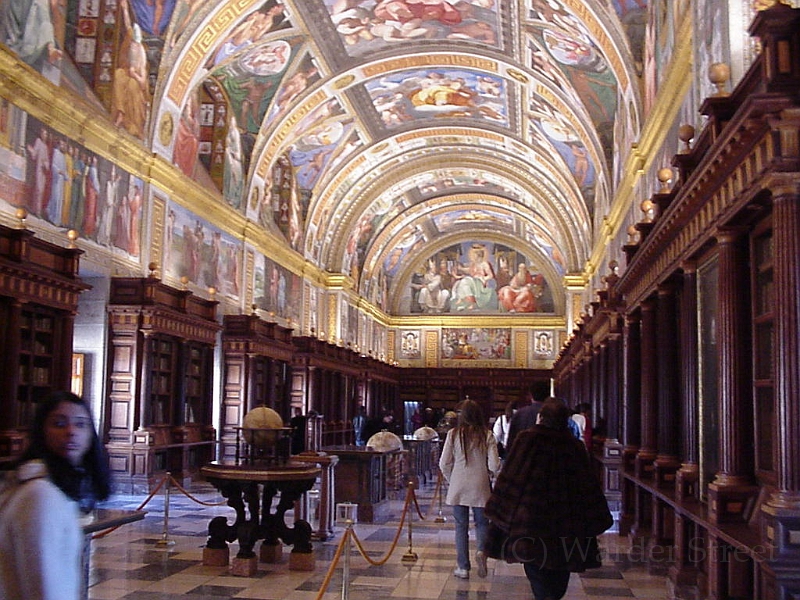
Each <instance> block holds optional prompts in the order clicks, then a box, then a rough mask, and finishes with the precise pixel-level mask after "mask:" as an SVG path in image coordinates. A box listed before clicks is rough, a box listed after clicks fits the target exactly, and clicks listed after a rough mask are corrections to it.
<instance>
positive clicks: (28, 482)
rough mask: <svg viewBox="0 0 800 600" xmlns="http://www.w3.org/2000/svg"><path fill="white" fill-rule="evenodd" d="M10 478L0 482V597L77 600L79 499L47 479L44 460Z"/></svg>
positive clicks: (80, 536)
mask: <svg viewBox="0 0 800 600" xmlns="http://www.w3.org/2000/svg"><path fill="white" fill-rule="evenodd" d="M6 477H7V478H9V479H7V480H6V481H5V482H3V483H2V487H0V598H8V599H9V600H11V599H16V598H19V599H20V600H21V599H23V598H24V599H25V600H78V599H79V598H80V595H81V585H82V584H81V582H82V579H83V570H82V567H81V559H82V553H83V541H84V537H83V532H82V530H81V526H80V511H79V509H78V504H77V502H73V501H72V500H70V499H69V498H68V497H67V496H66V495H65V494H64V492H62V491H61V490H60V489H59V488H58V487H57V486H56V485H55V484H54V483H52V482H51V481H50V480H49V479H48V478H47V468H46V467H45V465H44V463H43V462H41V461H38V460H36V461H30V462H27V463H24V464H22V465H21V466H20V467H19V468H18V469H17V470H16V471H14V472H11V473H8V474H7V475H6Z"/></svg>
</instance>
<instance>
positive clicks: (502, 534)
mask: <svg viewBox="0 0 800 600" xmlns="http://www.w3.org/2000/svg"><path fill="white" fill-rule="evenodd" d="M569 419H570V410H569V408H568V407H567V405H566V404H564V403H563V402H562V401H561V400H558V399H557V398H548V399H547V400H545V402H544V403H543V404H542V408H541V410H540V411H539V417H538V421H537V424H536V425H534V426H533V427H531V428H529V429H526V430H524V431H521V432H520V433H519V435H518V436H517V438H516V440H515V441H514V444H513V445H512V446H511V448H510V450H509V454H508V456H507V457H506V461H505V465H504V466H503V471H502V472H501V473H500V476H499V477H498V479H497V483H496V484H495V487H494V491H493V493H492V495H491V498H490V499H489V501H488V502H487V504H486V516H487V517H488V519H489V521H490V526H489V532H488V540H487V547H486V551H487V553H488V555H489V556H491V557H492V558H497V559H502V560H505V561H506V562H509V563H515V562H519V563H523V566H524V568H525V575H526V576H527V577H528V581H529V582H530V585H531V590H532V591H533V595H534V598H535V599H536V600H559V599H560V598H563V597H564V594H566V591H567V586H568V585H569V578H570V573H571V572H583V571H585V570H586V569H591V568H597V567H599V566H600V552H599V549H598V545H597V536H598V535H600V534H601V533H603V532H604V531H605V530H607V529H608V528H609V527H611V525H613V523H614V520H613V518H612V516H611V512H610V511H609V510H608V503H607V502H606V499H605V496H604V495H603V488H602V485H601V484H600V480H599V478H598V477H597V475H596V474H595V472H594V471H593V470H592V466H591V463H590V462H589V461H590V458H589V454H588V453H587V452H586V450H585V448H584V446H583V444H582V443H581V442H580V441H579V440H578V439H576V438H575V436H574V435H573V434H572V432H571V431H570V429H569V427H568V421H569Z"/></svg>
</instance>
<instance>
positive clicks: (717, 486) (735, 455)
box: [708, 230, 758, 523]
mask: <svg viewBox="0 0 800 600" xmlns="http://www.w3.org/2000/svg"><path fill="white" fill-rule="evenodd" d="M717 242H718V245H719V291H718V299H719V308H718V314H717V340H718V344H719V363H718V369H719V370H718V373H719V398H718V400H717V403H718V404H717V406H718V411H717V413H718V415H719V419H720V431H719V471H718V472H717V474H716V475H715V477H714V481H712V482H711V483H710V484H709V485H708V496H709V516H710V518H711V520H712V522H714V523H723V522H728V521H740V520H742V519H743V518H744V517H745V510H744V509H745V504H746V502H747V500H748V499H749V498H750V497H751V496H752V495H753V494H755V493H757V491H758V489H757V488H756V487H754V486H753V478H752V472H753V437H752V425H751V423H752V406H753V405H752V390H751V389H750V380H751V377H750V333H749V322H750V321H749V317H748V306H749V301H748V299H749V296H750V294H749V288H748V284H749V273H748V270H747V269H743V268H742V265H747V264H748V255H747V246H746V242H747V238H746V237H745V236H744V234H743V232H742V231H738V230H726V231H720V232H719V233H718V234H717Z"/></svg>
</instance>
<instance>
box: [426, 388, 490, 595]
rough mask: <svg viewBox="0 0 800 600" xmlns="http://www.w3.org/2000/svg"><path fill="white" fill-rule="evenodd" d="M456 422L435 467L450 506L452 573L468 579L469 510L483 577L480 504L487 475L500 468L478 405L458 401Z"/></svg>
mask: <svg viewBox="0 0 800 600" xmlns="http://www.w3.org/2000/svg"><path fill="white" fill-rule="evenodd" d="M460 408H461V411H460V413H459V415H458V425H456V427H455V428H453V429H451V430H450V431H448V432H447V439H446V440H445V442H444V448H442V455H441V457H440V458H439V469H441V471H442V475H444V478H445V479H446V480H447V482H448V484H449V488H448V490H447V498H446V502H447V504H449V505H451V506H452V507H453V519H454V520H455V523H456V562H457V567H456V569H455V570H454V571H453V575H455V576H456V577H458V578H460V579H468V578H469V571H470V566H471V565H470V560H469V512H470V508H471V509H472V516H473V518H474V520H475V538H476V543H477V548H478V551H477V553H476V554H475V562H476V564H477V567H478V577H486V554H485V552H484V548H485V541H486V528H487V521H486V517H485V516H484V514H483V507H484V506H485V505H486V501H487V500H488V499H489V496H491V493H492V489H491V478H492V477H494V476H495V475H497V473H498V472H499V471H500V457H499V455H498V453H497V441H496V440H495V437H494V434H493V433H492V431H491V430H490V429H489V428H488V427H487V426H486V419H485V417H484V414H483V409H481V406H480V404H478V403H477V402H475V401H473V400H465V401H464V402H463V403H462V404H461V407H460Z"/></svg>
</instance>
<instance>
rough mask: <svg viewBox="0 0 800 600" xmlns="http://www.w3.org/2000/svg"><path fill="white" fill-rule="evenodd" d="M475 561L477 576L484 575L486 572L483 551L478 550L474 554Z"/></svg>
mask: <svg viewBox="0 0 800 600" xmlns="http://www.w3.org/2000/svg"><path fill="white" fill-rule="evenodd" d="M475 562H476V563H478V577H486V575H487V574H488V571H487V570H486V555H485V554H484V553H483V552H478V553H477V554H476V555H475Z"/></svg>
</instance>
